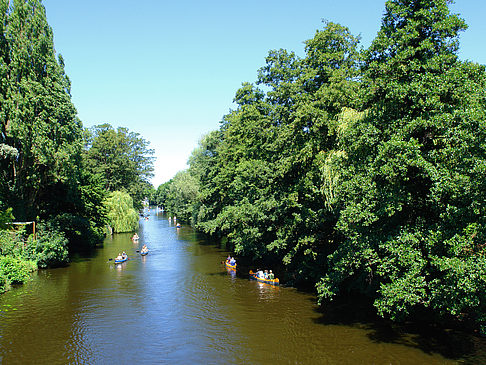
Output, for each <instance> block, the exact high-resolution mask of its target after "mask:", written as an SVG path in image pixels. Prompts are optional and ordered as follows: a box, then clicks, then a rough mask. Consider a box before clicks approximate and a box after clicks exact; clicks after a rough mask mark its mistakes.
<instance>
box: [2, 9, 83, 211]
mask: <svg viewBox="0 0 486 365" xmlns="http://www.w3.org/2000/svg"><path fill="white" fill-rule="evenodd" d="M0 10H1V17H2V20H3V21H2V22H1V23H2V25H1V26H2V32H1V34H0V52H1V55H0V56H1V57H0V85H1V86H0V104H1V108H0V148H1V150H2V151H3V153H2V156H1V157H0V165H1V171H2V179H1V182H0V196H1V198H2V200H4V202H5V203H6V204H7V205H9V206H13V207H14V215H15V216H16V217H17V218H18V219H24V218H33V217H35V216H36V215H37V214H39V212H40V210H41V209H40V207H41V206H42V199H43V194H44V192H45V191H46V190H49V189H51V188H52V187H53V186H54V185H56V184H59V183H60V184H66V183H68V182H69V181H70V180H72V178H73V176H75V175H76V174H74V173H73V169H75V167H76V166H77V161H78V156H79V152H80V148H81V132H82V128H81V123H80V121H79V120H78V119H77V118H76V110H75V108H74V106H73V104H72V102H71V96H70V82H69V79H68V78H67V76H66V75H65V73H64V64H63V61H62V58H61V57H60V56H59V60H56V54H55V50H54V45H53V37H52V30H51V28H50V27H49V25H48V24H47V21H46V15H45V9H44V7H43V5H42V3H41V1H39V0H15V1H13V2H10V1H9V2H6V1H2V3H1V5H0ZM65 198H66V199H67V197H65Z"/></svg>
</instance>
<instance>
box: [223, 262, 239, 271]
mask: <svg viewBox="0 0 486 365" xmlns="http://www.w3.org/2000/svg"><path fill="white" fill-rule="evenodd" d="M224 264H225V266H226V268H227V269H231V270H236V263H235V264H234V265H231V264H230V263H229V262H228V261H225V262H224Z"/></svg>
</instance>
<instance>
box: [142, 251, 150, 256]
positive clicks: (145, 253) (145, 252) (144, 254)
mask: <svg viewBox="0 0 486 365" xmlns="http://www.w3.org/2000/svg"><path fill="white" fill-rule="evenodd" d="M148 253H149V250H147V251H140V255H142V256H147V254H148Z"/></svg>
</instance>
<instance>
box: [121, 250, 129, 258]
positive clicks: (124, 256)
mask: <svg viewBox="0 0 486 365" xmlns="http://www.w3.org/2000/svg"><path fill="white" fill-rule="evenodd" d="M127 257H128V256H127V253H126V252H125V251H123V253H122V258H124V259H126V258H127Z"/></svg>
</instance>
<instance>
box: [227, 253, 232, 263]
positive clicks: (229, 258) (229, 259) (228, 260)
mask: <svg viewBox="0 0 486 365" xmlns="http://www.w3.org/2000/svg"><path fill="white" fill-rule="evenodd" d="M230 261H231V256H230V255H228V257H227V258H226V262H228V263H229V262H230Z"/></svg>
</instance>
